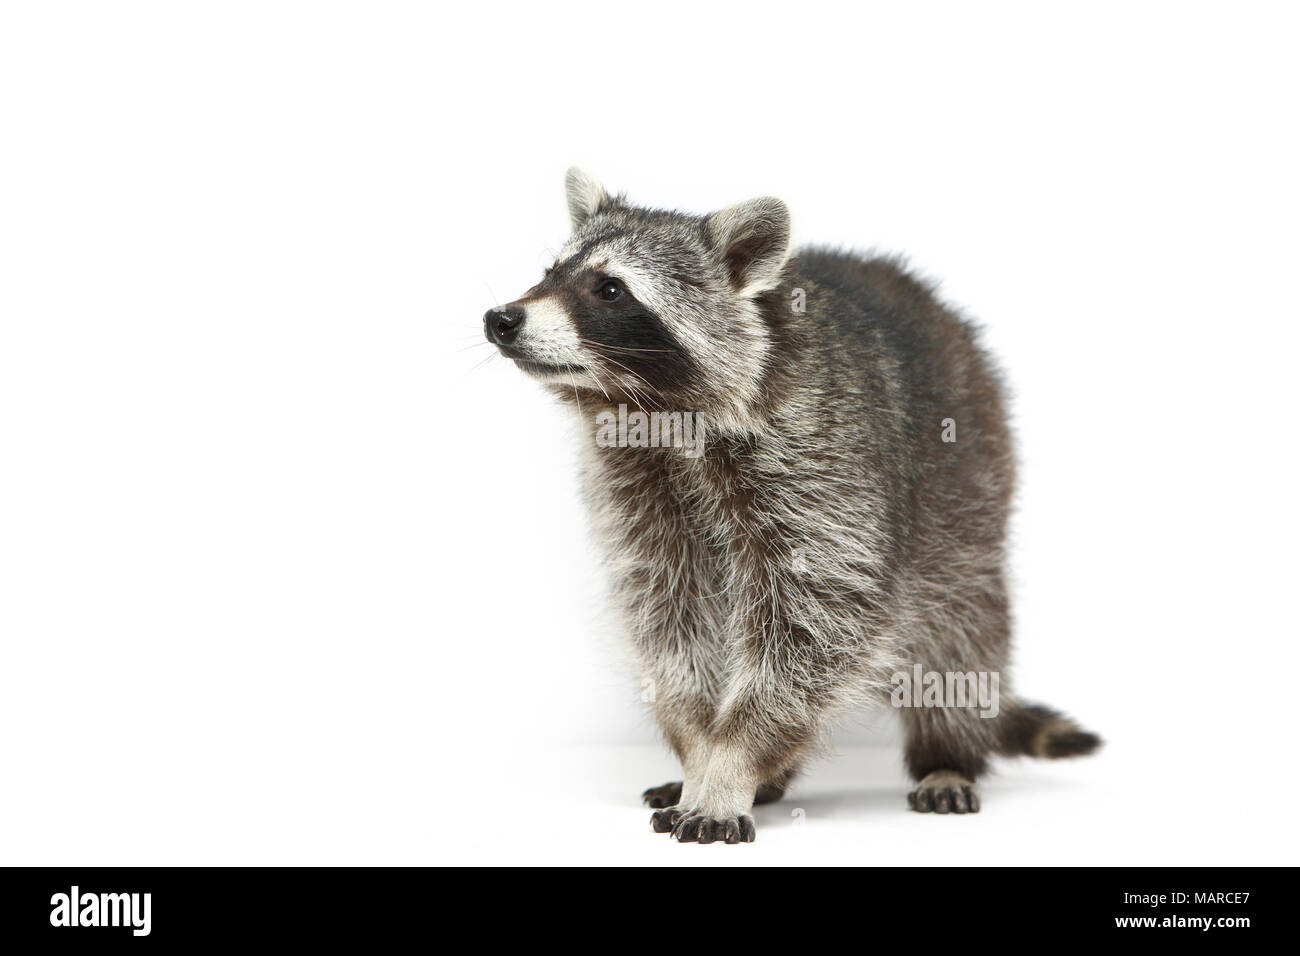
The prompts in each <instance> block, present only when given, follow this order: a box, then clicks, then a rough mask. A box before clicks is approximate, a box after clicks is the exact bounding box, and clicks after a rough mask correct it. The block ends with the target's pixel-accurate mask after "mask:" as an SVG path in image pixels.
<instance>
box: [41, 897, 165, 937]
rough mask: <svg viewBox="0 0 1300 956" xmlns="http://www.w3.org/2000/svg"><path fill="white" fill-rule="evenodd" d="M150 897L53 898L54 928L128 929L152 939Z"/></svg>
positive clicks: (52, 919)
mask: <svg viewBox="0 0 1300 956" xmlns="http://www.w3.org/2000/svg"><path fill="white" fill-rule="evenodd" d="M152 895H153V894H151V893H86V894H82V893H81V890H80V888H79V887H76V886H74V887H73V888H72V892H71V893H55V894H54V895H53V896H51V897H50V905H51V906H52V907H53V909H52V910H51V911H50V925H51V926H129V927H131V933H132V935H134V936H148V935H149V908H150V902H151V899H150V898H151V896H152Z"/></svg>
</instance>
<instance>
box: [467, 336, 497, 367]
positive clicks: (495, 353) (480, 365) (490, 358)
mask: <svg viewBox="0 0 1300 956" xmlns="http://www.w3.org/2000/svg"><path fill="white" fill-rule="evenodd" d="M484 344H486V343H484ZM498 354H499V353H497V352H490V353H488V357H487V358H485V359H484V360H483V361H481V362H479V363H477V364H476V365H474V366H473V367H472V368H471V369H470V371H471V372H476V371H478V370H479V369H481V368H482V367H483V366H484V365H486V364H487V363H488V362H490V361H492V360H493V359H494V358H496V357H497V355H498Z"/></svg>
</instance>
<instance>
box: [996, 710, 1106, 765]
mask: <svg viewBox="0 0 1300 956" xmlns="http://www.w3.org/2000/svg"><path fill="white" fill-rule="evenodd" d="M998 723H999V724H1000V725H1001V726H999V728H998V730H999V731H1000V740H999V743H998V752H999V753H1000V754H1002V755H1003V756H1006V757H1048V758H1051V759H1056V758H1060V757H1082V756H1085V755H1086V754H1090V753H1092V752H1093V751H1094V750H1096V749H1097V748H1098V747H1100V746H1101V738H1100V737H1098V736H1097V735H1096V734H1094V733H1092V732H1091V731H1087V730H1084V729H1083V728H1082V727H1080V726H1079V725H1078V724H1076V723H1075V722H1074V721H1072V720H1070V719H1069V718H1068V717H1064V716H1062V715H1061V714H1059V713H1057V712H1056V711H1054V710H1052V709H1051V708H1050V707H1043V706H1042V705H1040V704H1022V703H1012V704H1011V706H1010V707H1007V706H1005V705H1004V706H1003V708H1002V713H1001V714H999V715H998Z"/></svg>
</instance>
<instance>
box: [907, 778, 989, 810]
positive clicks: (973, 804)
mask: <svg viewBox="0 0 1300 956" xmlns="http://www.w3.org/2000/svg"><path fill="white" fill-rule="evenodd" d="M907 805H908V807H909V808H910V809H912V810H915V811H917V812H918V813H979V812H980V797H979V792H978V791H977V790H976V789H975V782H974V781H973V780H968V779H967V778H966V777H963V776H962V775H961V774H959V773H957V772H956V771H953V770H936V771H934V772H933V773H928V774H926V775H925V776H924V777H922V778H921V780H920V781H919V782H918V783H917V785H916V789H915V790H913V791H912V792H911V793H909V794H908V795H907Z"/></svg>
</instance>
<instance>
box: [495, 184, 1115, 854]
mask: <svg viewBox="0 0 1300 956" xmlns="http://www.w3.org/2000/svg"><path fill="white" fill-rule="evenodd" d="M565 185H566V198H567V203H568V212H569V217H570V219H571V221H572V226H573V234H572V236H571V238H570V239H569V240H568V242H567V243H566V244H565V246H564V247H563V249H562V250H561V251H560V254H559V256H558V258H557V259H556V261H555V264H554V265H553V266H551V267H550V268H549V269H547V270H546V272H545V275H544V276H543V278H542V281H541V282H540V283H538V284H537V285H536V286H534V287H533V288H531V289H529V290H528V291H527V292H526V293H524V294H523V295H522V296H521V297H520V298H519V299H517V300H515V301H514V302H511V303H509V304H508V305H505V306H500V307H497V308H493V309H491V310H489V311H488V312H487V314H486V315H485V316H484V331H485V334H486V336H487V338H488V340H489V341H490V342H492V343H493V344H495V345H496V347H497V348H498V349H499V350H500V352H501V354H503V355H505V356H507V357H508V358H510V359H512V360H513V361H514V362H515V364H516V365H518V366H519V368H520V369H522V370H523V371H524V372H525V373H527V374H528V375H530V376H532V377H533V378H535V379H537V380H538V381H539V382H541V383H542V385H544V386H545V387H546V388H547V389H549V390H550V391H551V392H552V393H553V394H554V395H555V396H556V397H557V398H558V399H560V400H561V401H562V402H564V403H566V404H567V405H569V406H571V407H572V409H573V411H574V413H575V414H577V415H578V416H579V417H580V420H581V422H582V426H583V431H584V434H585V435H587V436H589V437H590V439H591V440H584V442H583V445H582V472H583V487H584V495H585V499H586V502H587V505H588V507H589V509H590V513H591V519H592V524H593V526H594V530H595V532H596V534H597V536H598V537H599V539H600V541H601V542H602V544H603V547H604V550H605V554H606V557H607V563H608V568H609V573H610V578H611V582H612V587H613V597H614V601H615V605H616V606H617V608H618V609H619V612H620V613H621V615H622V618H623V621H624V623H625V625H626V630H627V632H628V634H629V635H630V637H631V641H632V645H633V647H634V648H635V651H636V653H637V656H638V659H639V662H640V666H641V667H642V668H643V670H644V674H645V675H646V676H647V677H649V678H650V679H652V680H653V684H652V685H651V686H652V687H653V689H654V694H653V698H654V700H653V709H654V714H655V717H656V720H657V722H658V724H659V726H660V728H661V729H662V732H663V735H664V737H665V738H666V741H667V743H668V745H669V746H670V747H671V748H672V750H673V751H674V752H675V754H676V755H677V757H678V758H679V760H680V762H681V767H682V780H681V781H680V782H676V783H669V784H665V785H663V786H660V787H653V788H651V789H649V790H647V791H645V793H644V794H643V799H644V801H645V802H646V803H647V804H648V805H649V806H650V807H651V808H652V810H653V813H652V817H651V824H652V828H653V829H654V830H655V831H656V832H661V833H671V835H672V836H673V837H674V838H675V839H676V840H678V841H680V842H684V843H686V842H699V843H715V842H721V843H730V844H734V843H743V842H750V841H752V840H753V839H754V836H755V828H754V821H753V817H752V815H751V809H752V807H753V806H754V805H755V804H756V803H764V802H769V801H773V800H777V799H779V798H780V797H781V796H782V795H783V793H784V792H785V790H786V788H787V787H788V786H789V785H790V782H791V780H792V778H793V777H794V776H795V775H796V774H797V773H798V772H799V770H800V768H801V766H802V765H803V764H804V763H805V762H806V761H807V759H808V758H809V756H810V755H812V754H814V753H815V752H816V750H817V747H818V743H819V741H824V739H825V736H826V734H827V731H828V730H829V728H830V727H831V726H832V724H833V722H834V720H835V718H836V717H837V716H838V715H841V714H843V713H844V712H845V711H846V710H847V709H849V708H856V707H860V706H863V705H864V704H870V703H879V702H882V701H890V700H891V699H893V698H894V696H895V692H896V690H897V688H898V676H897V675H899V674H900V673H910V672H911V671H912V670H913V669H914V668H916V667H918V666H919V667H923V668H924V669H925V670H926V671H928V672H935V673H940V672H942V673H946V674H958V675H965V674H971V673H972V672H976V673H993V674H1000V673H1001V672H1002V671H1003V670H1004V669H1005V668H1006V666H1007V662H1008V649H1009V639H1010V620H1009V613H1008V600H1007V588H1006V583H1005V564H1006V552H1005V535H1006V524H1007V517H1008V512H1009V509H1010V505H1011V497H1012V488H1013V484H1014V478H1015V475H1014V472H1015V465H1014V461H1013V455H1012V442H1011V436H1010V432H1009V429H1008V425H1007V420H1006V415H1005V411H1004V399H1003V394H1002V387H1001V385H1000V382H999V378H998V374H997V373H996V371H995V370H994V368H993V366H992V364H991V362H990V360H989V359H988V357H987V356H986V354H985V353H984V351H983V350H982V348H981V346H980V344H979V342H978V340H977V337H976V333H975V330H974V329H973V328H972V327H971V326H970V325H969V324H967V322H965V321H964V320H963V319H962V318H960V317H959V316H958V315H956V314H955V313H954V312H953V311H952V310H950V309H949V308H947V307H946V306H945V305H944V304H943V303H941V302H940V301H939V300H938V299H937V298H936V296H935V294H934V292H933V290H932V289H931V288H930V287H929V286H927V285H926V283H924V282H922V281H920V280H918V279H917V278H915V277H914V276H912V275H910V274H909V273H908V272H907V271H906V269H905V268H903V267H902V265H900V263H899V262H898V261H896V260H893V259H890V258H864V257H860V256H857V255H852V254H849V253H845V252H839V251H832V250H828V249H819V248H810V249H803V250H801V251H799V252H798V253H797V254H794V255H791V250H790V213H789V211H788V209H787V207H786V205H785V203H783V202H781V201H780V200H778V199H773V198H759V199H752V200H749V201H747V202H742V203H739V204H737V205H733V206H729V207H727V208H725V209H723V210H721V211H720V212H715V213H713V214H711V215H706V216H695V215H687V214H684V213H681V212H674V211H667V210H660V209H646V208H639V207H636V206H633V205H631V204H629V203H628V202H627V201H626V200H625V199H624V198H623V197H622V196H617V197H611V196H610V195H609V194H608V193H607V192H606V191H605V190H604V188H603V187H602V186H601V185H600V184H599V183H598V182H597V181H596V180H595V179H593V178H592V177H591V176H589V175H587V174H586V173H584V172H582V171H581V170H578V169H571V170H569V172H568V174H567V177H566V183H565ZM655 413H658V414H662V415H669V416H671V415H674V414H690V415H694V416H696V419H695V420H696V422H697V424H698V426H699V427H700V428H702V432H700V433H702V434H703V436H704V442H705V444H704V452H703V454H689V453H686V452H687V449H684V448H683V447H680V443H676V444H675V443H674V442H671V441H669V442H666V443H665V442H659V443H657V444H646V443H641V446H640V447H630V446H631V445H633V443H632V442H617V441H615V442H610V441H605V442H599V441H596V440H595V435H596V433H597V430H598V428H600V427H601V423H602V422H604V423H605V424H606V425H608V423H610V422H611V421H612V420H613V417H614V416H622V417H621V418H620V419H619V421H620V422H621V421H623V420H624V419H626V418H627V417H628V416H629V415H632V416H635V415H641V416H642V419H640V420H644V416H646V415H651V414H655ZM620 428H621V426H620ZM670 432H671V429H670ZM697 437H698V436H697ZM1000 697H1001V699H1000V706H999V707H998V710H997V716H996V717H993V718H989V717H988V716H980V712H979V711H977V710H976V709H974V708H972V707H961V706H933V707H906V708H900V709H899V713H900V714H901V717H902V720H903V723H904V731H905V762H906V766H907V770H908V772H909V773H910V775H911V777H912V779H913V780H914V781H915V786H914V788H913V789H912V790H911V792H910V793H909V794H908V797H907V805H908V807H910V808H911V809H912V810H915V811H919V812H922V813H930V812H933V813H958V814H961V813H975V812H978V811H979V808H980V801H979V795H978V792H977V790H976V780H977V779H978V778H979V777H980V775H981V774H983V773H984V772H985V770H986V769H987V766H988V760H989V757H990V756H991V755H1033V756H1039V757H1068V756H1074V755H1080V754H1086V753H1089V752H1091V751H1093V750H1094V749H1096V748H1097V746H1098V745H1099V744H1100V740H1099V738H1098V737H1097V736H1096V735H1094V734H1092V733H1089V732H1087V731H1085V730H1082V729H1081V728H1079V727H1078V726H1077V725H1076V724H1074V723H1073V722H1071V721H1070V720H1068V719H1066V718H1065V717H1062V716H1061V715H1060V714H1058V713H1056V712H1055V711H1053V710H1050V709H1048V708H1046V707H1042V706H1037V705H1033V704H1029V703H1024V702H1021V701H1019V700H1016V699H1014V698H1012V697H1011V695H1009V694H1007V693H1005V692H1003V693H1001V695H1000Z"/></svg>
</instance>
